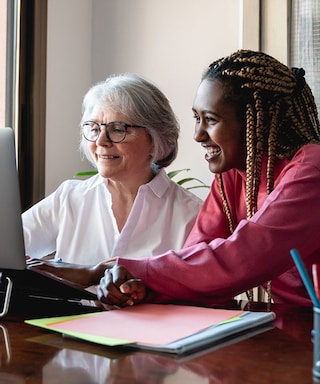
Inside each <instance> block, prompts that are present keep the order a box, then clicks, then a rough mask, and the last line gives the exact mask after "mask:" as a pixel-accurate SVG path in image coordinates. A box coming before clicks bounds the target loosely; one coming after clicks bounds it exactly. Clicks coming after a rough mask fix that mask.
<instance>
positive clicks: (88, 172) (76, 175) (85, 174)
mask: <svg viewBox="0 0 320 384" xmlns="http://www.w3.org/2000/svg"><path fill="white" fill-rule="evenodd" d="M97 173H98V171H86V172H77V173H76V174H75V175H74V176H75V177H85V176H92V175H96V174H97Z"/></svg>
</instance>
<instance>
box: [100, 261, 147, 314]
mask: <svg viewBox="0 0 320 384" xmlns="http://www.w3.org/2000/svg"><path fill="white" fill-rule="evenodd" d="M97 295H98V299H99V300H100V301H101V302H102V303H105V304H108V305H113V306H118V307H125V306H127V305H134V304H138V303H140V302H141V301H142V300H143V299H144V298H145V296H146V286H145V285H144V284H143V282H142V281H141V280H140V279H135V278H134V276H132V275H131V273H130V272H129V271H127V270H126V268H124V267H122V266H121V265H114V266H113V267H112V268H110V269H107V270H106V271H105V273H104V277H103V278H102V279H101V280H100V284H99V286H98V288H97Z"/></svg>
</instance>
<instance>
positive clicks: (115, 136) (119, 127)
mask: <svg viewBox="0 0 320 384" xmlns="http://www.w3.org/2000/svg"><path fill="white" fill-rule="evenodd" d="M102 127H103V128H104V130H105V132H106V136H107V138H108V140H109V141H111V142H112V143H120V142H121V141H123V140H124V139H125V138H126V135H127V129H128V128H145V127H143V126H142V125H130V124H126V123H123V122H122V121H113V122H111V123H108V124H105V123H96V122H95V121H85V122H84V123H83V124H82V126H81V128H82V133H83V136H84V138H85V139H87V140H88V141H93V142H94V141H97V140H98V137H99V136H100V133H101V131H102Z"/></svg>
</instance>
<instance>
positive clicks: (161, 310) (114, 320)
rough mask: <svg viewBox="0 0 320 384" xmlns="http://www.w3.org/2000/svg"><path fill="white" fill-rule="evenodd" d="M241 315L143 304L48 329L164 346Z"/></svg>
mask: <svg viewBox="0 0 320 384" xmlns="http://www.w3.org/2000/svg"><path fill="white" fill-rule="evenodd" d="M242 313H243V311H233V310H224V309H210V308H201V307H191V306H181V305H159V304H140V305H137V306H132V307H126V308H123V309H116V310H112V311H106V312H99V313H96V314H94V315H91V316H85V317H78V318H74V319H72V320H67V321H62V322H58V323H57V322H55V323H50V324H47V326H49V327H50V328H53V329H56V330H59V331H62V332H63V331H71V332H78V333H85V334H89V335H95V336H104V337H108V338H114V339H122V340H131V341H132V342H137V343H143V344H160V345H162V344H168V343H171V342H173V341H175V340H178V339H181V338H183V337H186V336H190V335H191V334H194V333H196V332H199V331H201V330H203V329H205V328H208V327H210V326H212V325H215V324H218V323H220V322H223V321H227V320H229V319H231V318H232V317H236V316H239V315H241V314H242Z"/></svg>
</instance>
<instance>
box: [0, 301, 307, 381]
mask: <svg viewBox="0 0 320 384" xmlns="http://www.w3.org/2000/svg"><path fill="white" fill-rule="evenodd" d="M273 310H274V311H275V312H276V314H277V320H276V323H275V327H274V328H273V329H271V330H267V331H265V332H263V333H260V334H257V335H255V336H253V337H250V338H247V339H244V340H241V341H238V342H236V343H232V344H229V345H225V346H222V347H219V348H215V349H213V350H207V351H202V352H201V353H200V354H198V355H195V356H187V357H183V358H179V359H175V358H173V357H170V356H166V355H159V354H151V353H146V352H124V351H120V350H119V349H116V348H115V349H112V348H106V347H102V346H98V345H93V344H89V343H84V342H81V341H77V340H72V339H67V338H64V337H62V336H61V335H60V334H57V333H53V332H52V333H51V332H49V331H46V330H44V329H40V328H37V327H33V326H31V325H27V324H25V323H24V322H23V317H21V316H17V315H14V316H12V315H10V314H9V315H8V316H7V317H6V318H5V319H2V320H0V328H1V329H0V337H1V338H2V341H1V344H0V348H1V349H0V364H1V365H0V383H10V384H11V383H15V384H20V383H21V384H22V383H32V384H37V383H46V384H55V383H59V384H61V383H68V384H70V383H71V384H72V383H76V384H93V383H97V384H103V383H108V384H111V383H112V384H128V383H130V384H132V383H134V384H135V383H136V384H147V383H148V384H149V383H152V384H171V383H174V384H180V383H181V384H200V383H201V384H202V383H203V384H204V383H206V384H207V383H210V384H227V383H228V384H229V383H233V384H238V383H243V384H251V383H252V384H257V383H259V384H264V383H268V384H269V383H277V384H282V383H286V384H287V383H299V384H304V383H312V373H311V370H312V357H313V347H312V342H311V329H312V321H313V316H312V311H311V310H308V309H292V308H286V307H279V308H273Z"/></svg>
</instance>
